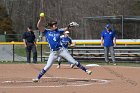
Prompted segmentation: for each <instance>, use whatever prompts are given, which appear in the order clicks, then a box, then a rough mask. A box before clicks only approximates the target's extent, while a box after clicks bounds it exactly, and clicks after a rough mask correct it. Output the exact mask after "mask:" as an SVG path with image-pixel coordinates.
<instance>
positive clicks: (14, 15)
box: [0, 0, 140, 39]
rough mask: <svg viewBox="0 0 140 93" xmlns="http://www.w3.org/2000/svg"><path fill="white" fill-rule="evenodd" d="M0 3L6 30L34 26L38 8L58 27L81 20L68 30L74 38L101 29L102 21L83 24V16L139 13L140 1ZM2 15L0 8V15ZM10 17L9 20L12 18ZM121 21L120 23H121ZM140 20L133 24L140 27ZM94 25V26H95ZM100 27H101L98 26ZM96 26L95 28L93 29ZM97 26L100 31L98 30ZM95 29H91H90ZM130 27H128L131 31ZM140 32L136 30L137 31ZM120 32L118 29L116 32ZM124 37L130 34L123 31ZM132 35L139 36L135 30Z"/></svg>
mask: <svg viewBox="0 0 140 93" xmlns="http://www.w3.org/2000/svg"><path fill="white" fill-rule="evenodd" d="M0 6H1V7H2V8H5V10H6V15H7V18H10V19H8V21H7V22H8V23H9V24H10V25H11V27H12V28H11V27H7V26H5V28H0V30H2V31H7V29H6V28H9V30H11V32H15V33H17V34H22V33H23V32H24V31H26V27H27V26H28V25H32V26H33V27H34V29H37V28H36V23H37V20H38V18H39V13H40V12H45V14H46V20H47V21H51V20H56V21H58V24H59V27H65V26H67V24H68V23H69V22H71V21H76V22H78V23H79V24H80V27H79V28H74V29H73V30H76V31H73V32H72V33H71V37H72V38H73V39H96V38H99V32H100V30H101V29H104V28H103V26H100V25H103V24H100V23H97V24H96V25H95V24H93V25H91V24H90V25H88V26H86V27H85V28H90V29H87V30H86V31H85V30H84V29H85V28H84V27H83V24H85V23H84V21H83V18H84V17H92V16H114V15H124V16H139V15H140V11H139V10H140V1H139V0H0ZM1 15H3V13H1V10H0V17H1ZM1 20H2V18H1V19H0V21H1ZM11 20H12V21H11ZM120 24H121V23H120ZM138 24H139V23H137V25H135V26H134V27H135V28H137V29H136V30H140V28H139V25H138ZM95 27H96V29H95ZM98 28H100V29H98ZM92 30H97V31H92ZM98 30H99V31H98ZM93 32H94V33H93ZM131 32H132V31H131V30H130V31H127V33H128V34H132V33H131ZM136 33H139V34H140V31H139V32H136ZM119 35H121V32H120V33H119ZM125 38H132V37H131V35H126V37H125ZM135 38H140V36H138V35H137V34H136V37H135Z"/></svg>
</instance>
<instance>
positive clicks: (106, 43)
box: [101, 24, 116, 65]
mask: <svg viewBox="0 0 140 93" xmlns="http://www.w3.org/2000/svg"><path fill="white" fill-rule="evenodd" d="M101 46H103V47H104V56H105V62H107V63H109V52H110V54H111V58H112V61H113V64H114V65H116V62H115V52H114V47H115V46H116V33H115V31H113V30H112V29H111V25H110V24H107V25H106V26H105V30H103V31H102V33H101Z"/></svg>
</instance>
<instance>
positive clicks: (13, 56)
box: [13, 44, 15, 62]
mask: <svg viewBox="0 0 140 93" xmlns="http://www.w3.org/2000/svg"><path fill="white" fill-rule="evenodd" d="M14 61H15V44H13V62H14Z"/></svg>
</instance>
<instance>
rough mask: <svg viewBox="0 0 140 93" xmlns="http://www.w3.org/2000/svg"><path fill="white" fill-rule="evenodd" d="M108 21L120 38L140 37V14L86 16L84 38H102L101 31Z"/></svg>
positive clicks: (84, 19)
mask: <svg viewBox="0 0 140 93" xmlns="http://www.w3.org/2000/svg"><path fill="white" fill-rule="evenodd" d="M108 23H109V24H111V25H112V29H114V30H115V31H116V32H117V35H118V39H140V35H139V34H140V16H123V15H119V16H94V17H84V18H83V32H84V35H85V36H84V39H100V33H101V31H102V30H103V29H104V27H105V25H106V24H108ZM87 32H88V33H87Z"/></svg>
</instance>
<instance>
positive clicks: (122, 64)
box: [0, 61, 140, 67]
mask: <svg viewBox="0 0 140 93" xmlns="http://www.w3.org/2000/svg"><path fill="white" fill-rule="evenodd" d="M0 64H26V62H23V61H18V62H10V61H8V62H6V61H4V62H2V61H0ZM38 64H46V62H38ZM54 64H57V62H54ZM62 64H67V62H65V61H64V62H62ZM81 64H84V65H86V64H98V65H101V66H113V64H112V63H110V64H107V63H105V62H81ZM117 66H130V67H140V62H139V63H134V62H119V63H117Z"/></svg>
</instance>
